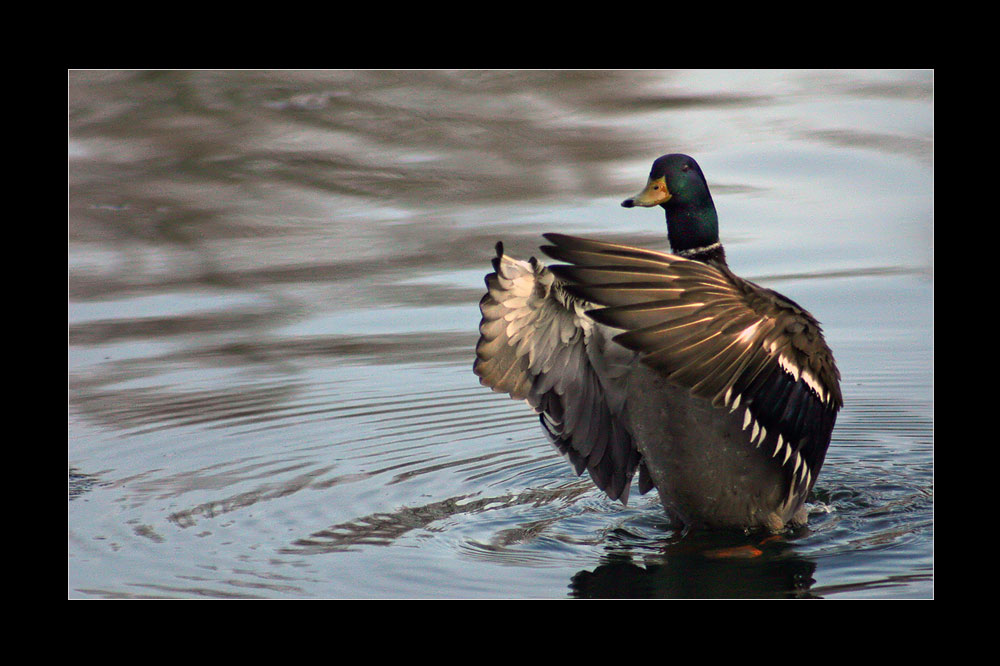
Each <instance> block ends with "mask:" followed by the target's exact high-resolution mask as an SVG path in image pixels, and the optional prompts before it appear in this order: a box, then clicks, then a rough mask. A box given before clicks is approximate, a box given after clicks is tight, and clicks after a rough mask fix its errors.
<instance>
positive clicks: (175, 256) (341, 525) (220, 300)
mask: <svg viewBox="0 0 1000 666" xmlns="http://www.w3.org/2000/svg"><path fill="white" fill-rule="evenodd" d="M932 93H933V77H932V74H931V73H929V72H921V71H907V72H834V71H822V72H812V71H780V70H769V71H764V72H752V71H738V72H731V71H714V70H704V71H697V72H683V71H601V72H584V71H572V72H567V71H563V72H558V71H557V72H551V71H511V72H474V71H460V72H445V71H426V72H421V71H404V72H391V71H331V72H320V71H312V72H254V71H241V72H70V73H69V77H68V102H69V103H68V116H69V120H68V127H69V145H68V149H69V162H68V184H69V202H68V226H67V231H68V266H67V273H68V282H67V291H68V314H67V339H68V359H69V363H68V365H69V368H68V389H69V414H68V422H69V446H68V449H69V456H68V457H69V460H68V464H69V474H68V486H69V500H70V502H69V528H70V538H69V595H70V596H72V597H94V596H96V597H146V596H150V597H163V596H212V597H240V598H243V597H273V596H287V597H330V596H333V597H393V598H399V597H560V596H563V597H565V596H574V597H593V596H607V597H628V596H668V597H669V596H700V597H718V596H722V597H727V596H728V597H744V596H753V597H758V596H760V597H788V596H794V597H800V596H845V595H846V596H890V597H892V596H911V597H912V596H918V597H919V596H925V597H926V596H930V595H931V594H932V589H933V587H932V579H931V572H932V570H933V559H932V543H933V523H932V515H933V439H932V434H931V433H932V432H933V411H932V410H933V397H932V385H933V370H932V368H933V343H932V337H933V328H932V323H931V322H932V319H931V305H930V303H931V294H932V289H933V286H932V282H931V276H932V273H933V264H932V254H933V250H932V247H933V243H932V240H931V228H932V223H933V222H932V201H933V177H932V171H931V166H932V150H933V105H932ZM668 151H682V152H689V153H691V154H694V155H695V156H696V157H697V158H698V160H699V162H700V163H701V164H702V166H703V167H704V169H705V171H706V174H707V176H708V179H709V182H710V184H711V185H712V188H713V192H714V193H715V198H716V202H717V205H718V206H719V209H720V215H721V218H722V228H721V231H722V236H723V240H724V242H725V243H726V244H727V247H728V248H729V250H728V254H729V255H730V261H731V263H732V265H733V267H734V268H735V269H736V270H737V272H739V273H741V274H742V275H744V276H745V277H748V278H750V279H753V280H756V281H759V282H762V283H763V284H765V285H767V286H772V285H774V286H778V287H779V288H780V289H781V290H782V291H783V292H785V293H788V294H789V296H791V297H793V298H795V299H796V300H797V301H800V302H803V303H806V304H808V306H809V308H810V310H812V311H813V313H814V314H816V315H817V316H818V317H819V318H820V319H821V320H822V322H823V325H824V330H825V331H826V333H827V336H828V339H829V340H830V342H831V345H832V346H833V348H834V351H835V354H836V355H837V359H838V362H839V364H840V367H841V371H842V373H843V374H844V393H845V400H846V403H847V404H846V407H845V409H844V411H843V412H842V415H841V418H840V419H839V421H838V426H837V430H836V431H835V433H834V442H833V446H832V448H831V451H830V454H829V458H828V462H827V465H826V467H825V468H824V472H823V476H822V477H821V479H820V482H819V484H818V485H817V489H816V497H815V498H814V500H815V504H814V514H813V516H812V519H811V521H810V527H809V529H808V530H806V531H804V532H802V533H797V534H793V535H787V536H786V538H784V539H782V540H780V541H779V542H775V543H771V542H769V543H766V544H760V543H758V542H755V541H753V537H742V536H740V537H738V538H735V540H734V537H732V536H727V537H721V536H697V535H679V534H676V533H675V532H674V531H673V530H672V529H671V528H670V527H669V526H668V525H666V524H665V523H664V522H663V515H662V512H661V511H660V510H659V509H658V504H657V502H656V501H655V498H654V499H650V498H649V497H639V496H638V494H637V493H633V499H632V500H631V501H630V504H629V505H628V506H621V505H620V504H617V503H612V502H608V501H607V500H606V499H605V498H603V497H602V496H601V494H600V493H599V492H595V491H594V489H593V487H592V486H591V485H590V484H589V482H588V481H587V480H586V479H585V478H584V479H580V478H577V477H575V476H574V475H573V474H572V472H571V470H570V469H569V466H568V465H567V464H566V463H565V462H564V461H562V460H561V459H560V458H559V457H558V456H557V455H556V454H555V453H554V451H553V450H552V449H551V447H550V445H549V444H548V443H547V442H546V441H545V439H544V436H543V435H542V432H541V430H540V428H539V426H538V423H537V419H536V418H535V417H534V416H533V415H532V414H531V412H530V410H528V409H527V408H525V406H524V405H523V404H518V403H516V402H514V401H511V400H509V399H506V398H505V397H504V396H499V395H494V394H492V393H490V392H489V391H488V390H486V389H484V388H482V387H480V386H479V385H478V382H477V381H476V378H475V377H474V376H473V375H472V372H471V364H472V359H473V354H474V351H473V350H474V347H475V341H476V339H477V337H478V333H477V326H478V322H479V312H478V309H477V303H478V301H479V298H480V296H481V294H482V290H483V283H482V280H483V276H484V275H485V273H486V272H488V270H489V259H490V257H491V256H492V254H493V249H492V248H493V244H494V243H495V242H496V241H497V240H500V239H502V240H503V241H504V243H505V245H506V246H507V247H508V248H509V250H510V252H511V253H516V254H519V255H525V256H526V255H529V254H533V253H537V250H536V248H537V246H538V244H539V242H540V240H541V238H540V234H541V233H542V232H544V231H562V232H568V233H580V234H586V235H592V236H598V237H606V238H613V239H615V240H617V241H620V242H626V243H631V244H635V245H641V246H645V247H651V248H658V249H665V248H666V247H667V244H666V238H665V233H664V227H663V222H662V215H657V214H656V211H646V212H647V213H649V214H648V215H642V214H637V213H635V212H632V213H631V214H623V213H622V212H621V209H620V208H619V207H618V201H620V200H621V198H622V197H623V196H624V195H625V194H629V193H632V192H634V191H635V190H636V189H637V188H638V186H639V185H641V184H642V182H643V181H644V179H645V175H646V171H647V170H648V166H649V163H650V161H651V159H652V158H654V157H656V156H657V155H659V154H661V153H664V152H668ZM719 553H725V554H726V556H725V557H717V556H715V555H717V554H719ZM747 553H749V554H750V555H752V556H750V557H745V556H742V555H746V554H747ZM730 555H732V556H730Z"/></svg>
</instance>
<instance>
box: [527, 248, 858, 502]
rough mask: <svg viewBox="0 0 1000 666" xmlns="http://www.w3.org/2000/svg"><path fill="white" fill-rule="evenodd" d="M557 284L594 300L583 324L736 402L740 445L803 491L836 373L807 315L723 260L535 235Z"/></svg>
mask: <svg viewBox="0 0 1000 666" xmlns="http://www.w3.org/2000/svg"><path fill="white" fill-rule="evenodd" d="M545 237H546V238H547V239H548V240H549V241H550V242H552V243H553V245H551V246H545V247H543V248H542V250H543V251H544V252H545V253H546V254H548V255H549V256H550V257H552V258H554V259H556V260H558V261H565V262H568V263H569V264H570V265H557V266H551V267H550V270H551V271H552V273H554V274H555V276H556V277H557V278H559V279H560V280H562V281H564V282H566V285H565V287H564V288H565V290H566V291H567V292H569V293H570V294H572V295H574V296H577V297H578V298H580V299H582V300H584V301H586V302H589V303H593V304H595V305H597V306H604V307H600V308H595V309H591V310H588V311H587V315H588V316H589V317H590V318H592V319H593V320H594V321H597V322H599V323H602V324H604V325H606V326H610V327H613V328H617V329H622V330H623V331H624V332H623V333H621V334H619V335H616V336H615V337H614V341H615V342H617V343H619V344H621V345H622V346H624V347H626V348H628V349H631V350H633V351H636V352H639V353H640V355H641V358H642V360H643V362H644V363H646V364H648V365H649V366H650V367H652V368H654V369H656V370H657V371H659V372H660V373H662V374H663V375H665V376H666V377H668V378H669V379H671V380H672V381H674V382H677V383H678V384H681V385H683V386H686V387H688V388H690V389H691V391H692V393H693V394H694V395H697V396H700V397H703V398H705V399H707V400H710V401H712V404H713V405H715V406H716V407H718V408H720V409H729V410H730V411H735V410H737V409H743V410H744V413H745V417H744V429H745V430H746V431H747V436H748V438H749V441H750V442H751V443H753V444H754V445H755V446H758V447H761V446H763V447H765V450H767V451H771V450H773V454H772V457H775V458H777V459H778V460H779V462H781V463H782V464H783V466H785V467H787V470H788V481H789V493H790V494H792V493H794V494H797V495H799V496H800V497H801V496H803V495H804V493H807V492H808V490H809V488H811V486H812V483H813V481H814V480H815V478H816V475H817V474H818V473H819V469H820V467H821V466H822V464H823V459H824V457H825V455H826V449H827V447H828V446H829V442H830V436H831V432H832V430H833V426H834V422H835V420H836V414H837V411H838V410H839V409H840V407H841V406H842V404H843V399H842V397H841V392H840V382H839V380H840V374H839V372H838V371H837V367H836V364H835V362H834V359H833V354H832V353H831V352H830V349H829V347H828V346H827V344H826V342H825V340H824V339H823V335H822V331H821V329H820V326H819V324H818V323H817V322H816V320H815V319H814V318H813V317H812V316H811V315H810V314H809V313H808V312H806V311H805V310H804V309H803V308H801V307H799V306H798V305H797V304H796V303H794V302H793V301H791V300H790V299H788V298H785V297H783V296H781V295H780V294H778V293H776V292H774V291H772V290H769V289H765V288H763V287H760V286H758V285H755V284H753V283H751V282H748V281H746V280H743V279H741V278H739V277H737V276H736V275H734V274H733V273H732V272H731V271H729V270H728V268H726V267H725V266H720V265H713V264H708V263H702V262H699V261H692V260H688V259H684V258H682V257H679V256H675V255H672V254H667V253H663V252H656V251H652V250H643V249H639V248H633V247H628V246H624V245H616V244H613V243H605V242H601V241H593V240H589V239H583V238H577V237H573V236H565V235H562V234H545Z"/></svg>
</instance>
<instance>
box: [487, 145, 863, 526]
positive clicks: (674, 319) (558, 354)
mask: <svg viewBox="0 0 1000 666" xmlns="http://www.w3.org/2000/svg"><path fill="white" fill-rule="evenodd" d="M621 205H622V206H623V207H625V208H653V207H657V206H658V207H660V208H662V209H663V211H664V213H665V216H666V224H667V238H668V240H669V243H670V248H671V252H669V253H668V252H662V251H657V250H651V249H643V248H639V247H632V246H629V245H622V244H618V243H613V242H608V241H605V240H597V239H592V238H583V237H578V236H572V235H566V234H561V233H544V234H542V236H543V237H544V238H545V240H546V241H547V242H548V243H547V244H545V245H542V246H541V247H540V249H541V251H542V252H543V253H544V255H545V256H547V257H548V258H549V259H551V260H554V261H555V262H558V263H551V264H550V265H546V264H545V263H543V262H542V261H539V260H538V259H536V258H535V257H530V258H529V259H527V260H523V259H517V258H514V257H511V256H509V255H507V254H506V253H505V252H504V246H503V243H502V241H501V242H497V243H496V246H495V251H496V256H495V257H494V258H493V259H492V265H493V272H491V273H489V274H487V275H486V293H485V294H484V295H483V297H482V299H481V300H480V302H479V309H480V312H481V314H482V318H481V320H480V325H479V334H480V337H479V340H478V342H477V344H476V358H475V361H474V363H473V372H474V373H475V374H476V375H477V376H478V377H479V381H480V383H481V384H483V385H484V386H487V387H489V388H491V389H492V390H493V391H496V392H500V393H506V394H508V395H509V396H510V397H511V398H513V399H516V400H524V401H526V402H527V404H528V405H529V406H530V407H531V408H532V409H533V410H534V411H535V412H536V413H537V414H538V417H539V420H540V423H541V426H542V429H543V431H544V432H545V434H546V435H547V437H548V439H549V440H550V441H551V442H552V444H553V445H554V446H555V448H556V450H557V451H559V453H561V454H562V455H563V456H564V457H565V458H566V459H567V460H568V461H569V463H570V464H571V465H572V467H573V469H574V470H575V472H576V474H577V475H582V474H583V472H584V471H587V472H588V474H589V476H590V478H591V480H592V481H593V483H594V484H595V485H596V486H597V487H598V488H599V489H600V490H602V491H603V492H604V493H606V494H607V496H608V497H609V498H610V499H611V500H618V501H621V502H622V503H627V502H628V498H629V493H630V488H631V485H632V481H633V478H634V476H635V474H636V472H638V489H639V492H640V493H641V494H645V493H647V492H649V491H650V490H652V489H654V488H655V489H656V491H657V493H658V495H659V499H660V503H661V504H662V505H663V508H664V510H665V512H666V514H667V516H668V518H669V519H670V521H671V523H672V524H673V523H676V524H678V525H680V526H681V527H682V528H683V529H684V530H691V529H700V528H704V529H741V530H744V531H745V532H750V531H753V530H766V531H768V532H770V533H776V532H781V531H784V530H788V529H792V528H796V527H801V526H803V525H806V524H807V519H808V510H807V507H806V500H807V498H808V496H809V493H810V492H811V491H812V489H813V487H814V485H815V483H816V479H817V478H818V476H819V473H820V470H821V469H822V467H823V462H824V459H825V457H826V453H827V449H828V447H829V445H830V440H831V437H832V433H833V429H834V425H835V423H836V418H837V413H838V412H839V410H840V409H841V408H842V406H843V397H842V394H841V389H840V372H839V371H838V369H837V365H836V362H835V360H834V357H833V353H832V351H831V350H830V347H829V346H828V345H827V342H826V340H825V338H824V336H823V331H822V329H821V327H820V324H819V322H818V321H817V320H816V319H815V318H814V317H813V316H812V315H811V314H810V313H809V312H808V311H806V310H805V309H804V308H803V307H801V306H800V305H799V304H797V303H796V302H795V301H793V300H792V299H790V298H788V297H787V296H783V295H782V294H779V293H778V292H776V291H774V290H772V289H768V288H766V287H763V286H760V285H758V284H755V283H753V282H750V281H749V280H745V279H743V278H741V277H739V276H737V275H736V274H735V273H733V271H732V270H731V269H730V268H729V266H728V264H727V262H726V253H725V249H724V248H723V246H722V243H721V241H720V239H719V218H718V213H717V211H716V208H715V204H714V202H713V200H712V195H711V192H710V190H709V186H708V183H707V181H706V179H705V176H704V174H703V173H702V170H701V167H700V166H699V165H698V163H697V162H696V161H695V160H694V159H693V158H692V157H690V156H688V155H684V154H681V153H671V154H667V155H663V156H661V157H659V158H657V159H656V160H655V161H654V162H653V164H652V167H651V169H650V172H649V176H648V178H647V180H646V185H645V187H644V188H643V189H642V190H641V191H640V192H639V193H638V194H636V195H635V196H632V197H629V198H627V199H625V200H624V201H622V203H621Z"/></svg>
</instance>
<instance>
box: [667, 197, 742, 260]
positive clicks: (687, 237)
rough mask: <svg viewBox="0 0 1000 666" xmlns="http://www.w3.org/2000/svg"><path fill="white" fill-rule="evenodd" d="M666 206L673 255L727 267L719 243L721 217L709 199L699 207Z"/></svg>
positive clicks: (724, 252)
mask: <svg viewBox="0 0 1000 666" xmlns="http://www.w3.org/2000/svg"><path fill="white" fill-rule="evenodd" d="M671 203H672V202H669V201H668V202H667V203H665V204H663V209H664V211H665V212H666V215H667V238H669V239H670V248H671V249H672V250H673V252H674V254H676V255H679V256H682V257H684V258H685V259H694V260H695V261H703V262H705V263H719V264H722V265H723V266H725V265H726V251H725V250H724V249H723V248H722V243H721V242H720V241H719V216H718V215H717V214H716V212H715V206H714V205H713V204H712V201H711V199H709V201H708V203H707V204H706V205H702V206H698V207H690V206H685V207H680V206H671V205H670V204H671Z"/></svg>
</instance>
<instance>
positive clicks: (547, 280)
mask: <svg viewBox="0 0 1000 666" xmlns="http://www.w3.org/2000/svg"><path fill="white" fill-rule="evenodd" d="M496 250H497V256H496V258H495V259H493V268H494V272H493V273H490V274H489V275H487V276H486V288H487V292H486V295H484V296H483V298H482V300H481V301H480V303H479V308H480V310H481V312H482V315H483V318H482V321H481V322H480V325H479V331H480V338H479V343H478V344H477V345H476V361H475V364H474V366H473V371H474V372H475V373H476V374H477V375H478V376H479V378H480V382H481V383H482V384H484V385H486V386H489V387H491V388H492V389H493V390H494V391H502V392H506V393H509V394H510V395H511V397H513V398H518V399H524V400H526V401H527V402H528V404H530V405H531V406H532V407H533V408H534V409H535V411H537V412H539V414H540V418H541V422H542V425H543V426H544V427H545V430H546V432H547V433H548V434H549V436H550V438H551V440H552V442H553V444H555V446H556V448H557V449H559V451H560V452H562V453H563V454H564V455H566V456H567V457H568V458H569V460H570V462H572V464H573V466H574V468H575V469H576V472H577V474H581V473H583V470H584V469H586V470H588V471H589V472H590V476H591V478H592V479H593V480H594V483H595V484H597V486H598V487H599V488H601V489H602V490H603V491H605V492H606V493H607V494H608V496H609V497H611V499H620V500H621V501H622V502H625V501H627V500H628V491H629V485H630V482H631V480H632V476H633V475H634V474H635V470H636V467H637V465H638V464H639V461H640V456H639V453H638V451H637V450H636V448H635V445H634V444H633V442H632V438H631V436H630V434H629V433H628V431H627V430H626V428H625V426H624V419H623V418H622V413H623V410H624V408H625V406H624V394H623V393H622V392H621V390H620V389H619V388H618V387H617V386H616V384H615V382H614V381H613V375H614V374H615V371H616V368H614V367H611V366H612V364H614V363H615V355H614V353H613V352H612V353H608V352H607V350H605V349H603V346H604V345H606V344H610V341H609V340H607V339H606V338H602V336H601V334H600V332H599V330H598V329H599V328H600V327H599V326H597V325H596V324H595V323H594V322H593V321H591V320H590V319H589V318H588V317H587V316H586V314H585V313H584V310H585V307H586V306H587V304H585V303H582V302H580V301H579V300H578V299H576V298H575V297H573V296H571V295H569V294H567V293H566V292H565V291H563V289H562V285H561V283H560V281H559V280H557V279H556V277H555V276H554V275H553V274H552V273H551V272H550V271H549V270H548V269H547V268H546V267H545V266H544V265H542V264H541V263H539V262H538V261H536V260H535V259H534V257H532V258H531V260H530V261H521V260H518V259H513V258H511V257H508V256H507V255H505V254H504V252H503V244H502V243H497V246H496ZM618 355H619V356H627V357H629V358H634V354H632V353H631V352H628V351H627V350H624V349H621V348H618ZM623 360H624V359H623ZM643 477H645V475H643ZM642 481H643V483H642V484H641V485H643V486H646V488H644V489H643V492H645V490H646V489H648V486H649V484H648V482H647V480H646V479H645V478H643V479H642Z"/></svg>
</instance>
